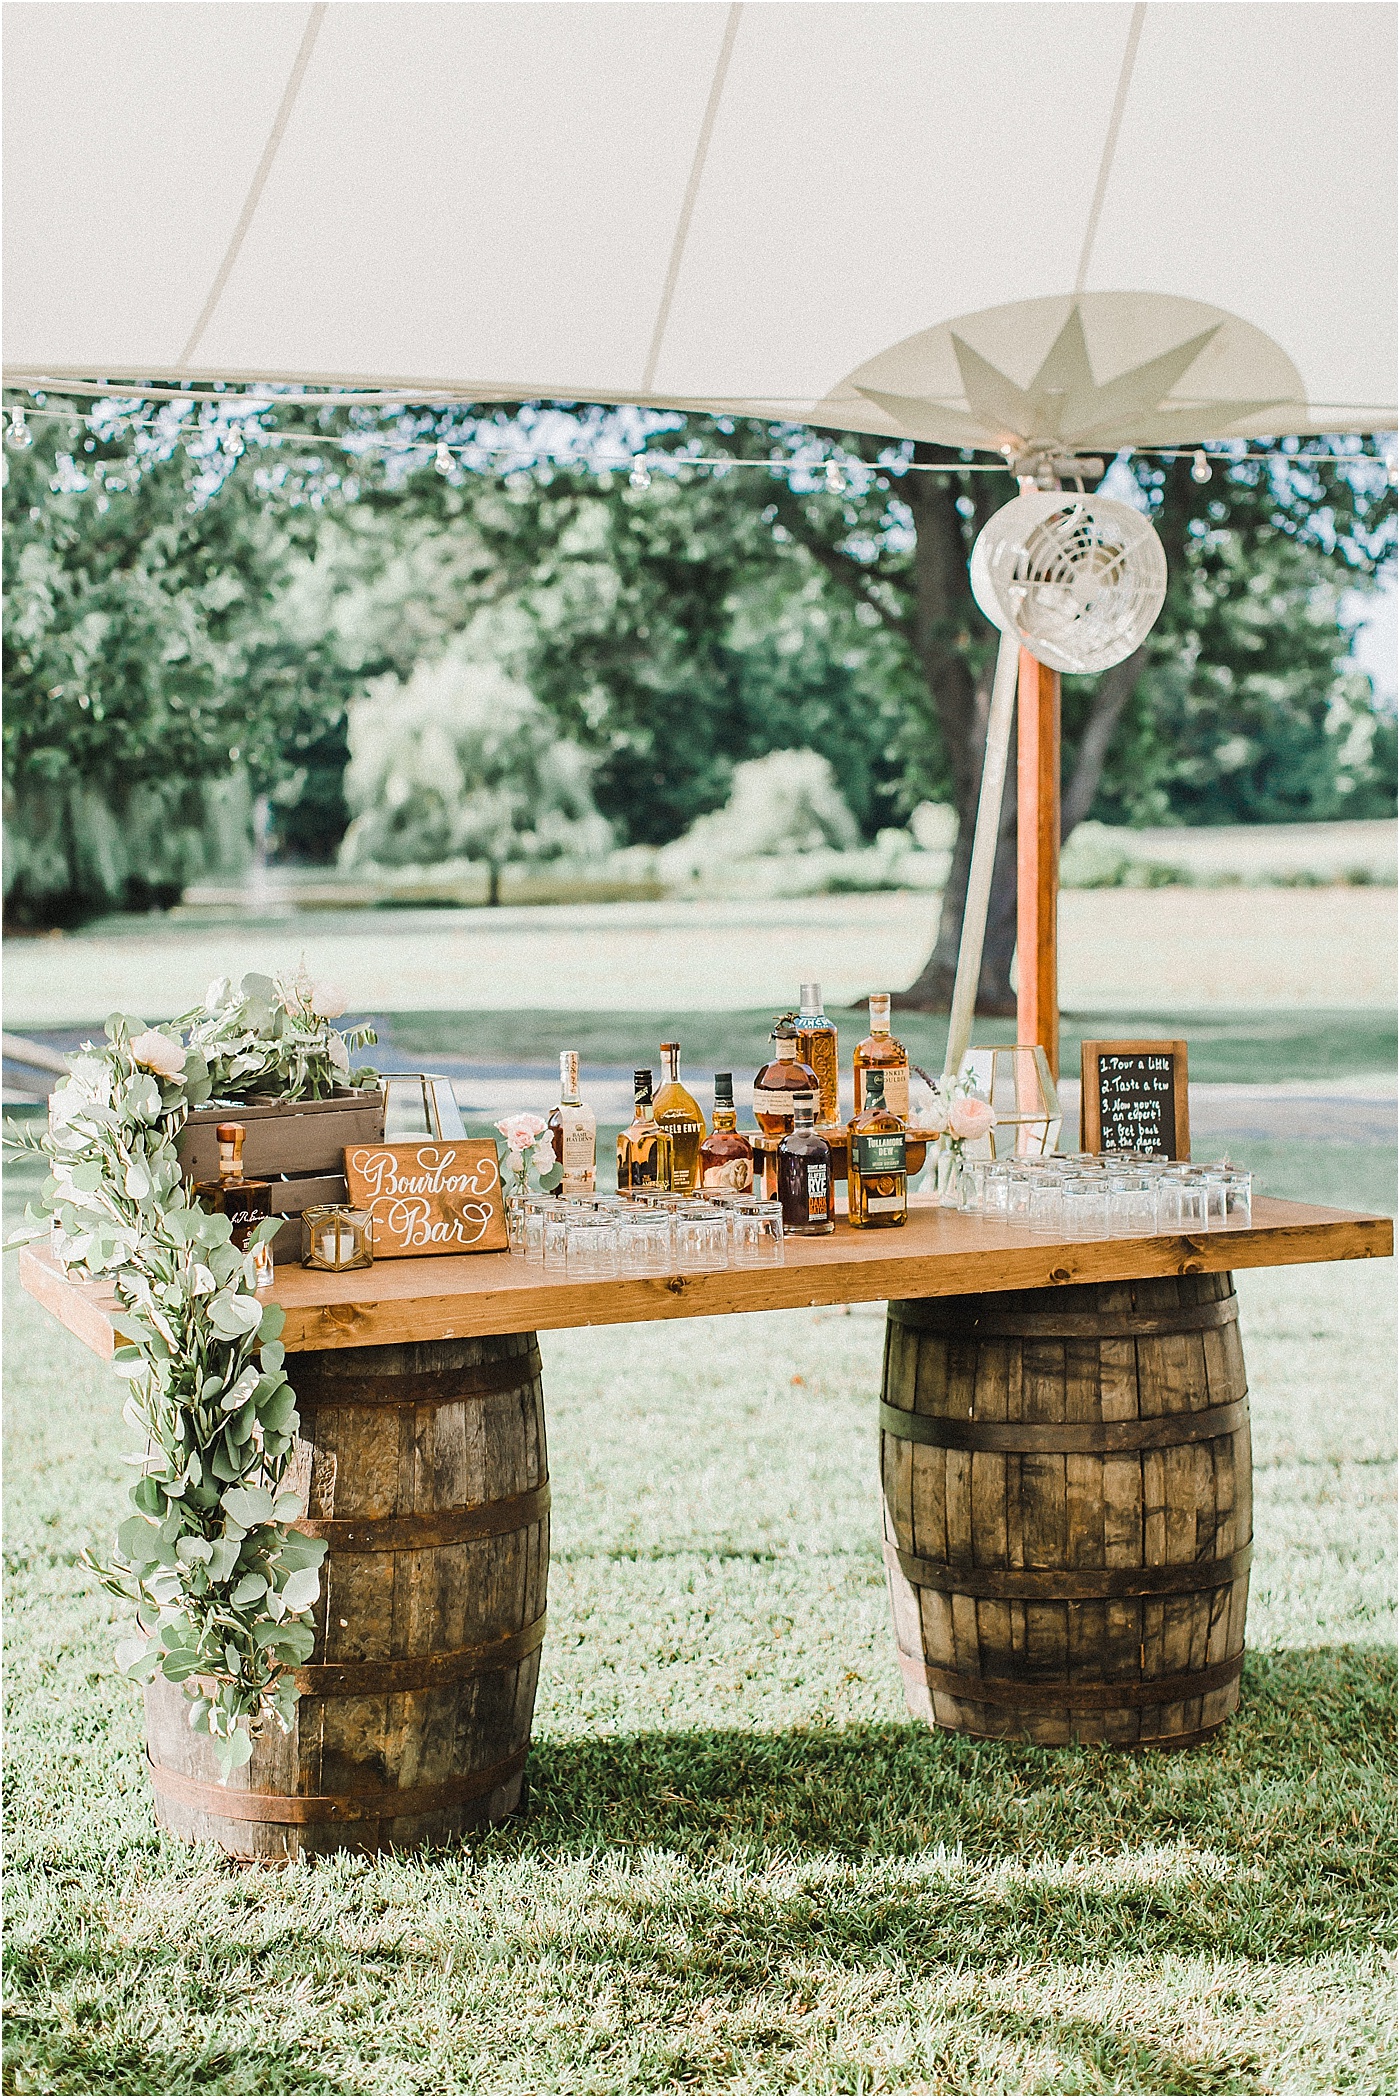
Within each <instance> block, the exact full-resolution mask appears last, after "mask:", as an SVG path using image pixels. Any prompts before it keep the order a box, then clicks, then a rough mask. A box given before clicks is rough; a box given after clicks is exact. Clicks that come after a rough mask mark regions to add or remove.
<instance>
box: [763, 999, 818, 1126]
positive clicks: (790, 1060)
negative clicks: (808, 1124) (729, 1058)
mask: <svg viewBox="0 0 1400 2098" xmlns="http://www.w3.org/2000/svg"><path fill="white" fill-rule="evenodd" d="M772 1039H773V1058H772V1061H771V1063H766V1064H765V1065H764V1066H763V1069H762V1070H761V1071H760V1072H759V1074H758V1076H757V1077H756V1078H755V1080H754V1082H753V1116H754V1120H755V1121H756V1122H757V1124H758V1126H759V1128H760V1129H761V1130H762V1131H763V1133H764V1135H765V1136H786V1135H787V1133H788V1131H789V1130H790V1129H791V1128H792V1125H793V1115H794V1101H795V1100H796V1097H797V1095H798V1094H799V1093H811V1094H813V1095H816V1094H817V1093H818V1092H820V1090H821V1088H820V1086H819V1085H818V1083H817V1074H816V1072H815V1071H814V1070H813V1069H812V1067H811V1065H810V1064H804V1063H802V1062H800V1061H799V1059H798V1054H797V1029H796V1027H795V1026H794V1025H793V1023H792V1021H791V1020H790V1019H789V1020H779V1022H778V1024H777V1026H776V1027H775V1028H774V1029H773V1037H772Z"/></svg>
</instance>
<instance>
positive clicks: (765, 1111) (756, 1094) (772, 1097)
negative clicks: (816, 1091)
mask: <svg viewBox="0 0 1400 2098" xmlns="http://www.w3.org/2000/svg"><path fill="white" fill-rule="evenodd" d="M802 1093H803V1097H804V1098H806V1099H808V1100H810V1099H811V1097H812V1092H811V1088H810V1086H804V1087H803V1088H802ZM797 1099H798V1096H797V1094H796V1093H780V1092H777V1091H772V1092H770V1091H769V1089H768V1087H767V1086H763V1085H756V1086H755V1087H754V1089H753V1111H754V1113H755V1114H756V1115H787V1116H788V1117H789V1119H791V1117H792V1116H794V1115H795V1114H796V1113H797Z"/></svg>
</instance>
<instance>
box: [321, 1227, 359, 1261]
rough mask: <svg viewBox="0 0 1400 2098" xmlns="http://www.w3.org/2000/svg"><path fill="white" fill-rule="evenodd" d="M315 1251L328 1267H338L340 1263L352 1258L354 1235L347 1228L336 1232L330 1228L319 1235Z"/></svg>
mask: <svg viewBox="0 0 1400 2098" xmlns="http://www.w3.org/2000/svg"><path fill="white" fill-rule="evenodd" d="M316 1251H317V1253H318V1255H319V1256H320V1258H321V1259H322V1260H324V1261H325V1262H326V1263H327V1265H328V1266H330V1267H338V1266H339V1265H340V1263H341V1262H342V1261H346V1260H349V1259H350V1258H351V1257H352V1256H353V1254H354V1251H355V1234H354V1232H353V1231H351V1230H350V1229H349V1227H348V1226H342V1227H341V1229H340V1230H338V1231H337V1230H336V1229H335V1228H334V1227H332V1228H330V1229H328V1230H326V1231H323V1232H322V1233H321V1236H320V1238H319V1239H318V1240H317V1242H316Z"/></svg>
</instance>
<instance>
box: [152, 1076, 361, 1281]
mask: <svg viewBox="0 0 1400 2098" xmlns="http://www.w3.org/2000/svg"><path fill="white" fill-rule="evenodd" d="M220 1122H241V1123H242V1125H243V1129H244V1132H245V1134H244V1138H243V1171H244V1173H245V1174H246V1176H247V1177H248V1179H249V1180H270V1181H271V1183H272V1211H273V1215H274V1216H282V1217H286V1218H287V1222H286V1224H285V1225H284V1226H283V1228H282V1229H281V1230H280V1231H279V1232H278V1234H277V1236H276V1238H275V1239H274V1240H273V1242H272V1257H273V1259H274V1260H300V1259H301V1213H302V1211H303V1210H304V1209H310V1208H312V1207H313V1206H314V1205H315V1204H316V1203H318V1202H343V1201H345V1199H346V1195H347V1192H348V1191H347V1189H346V1185H345V1147H346V1145H347V1144H378V1143H382V1142H383V1140H384V1093H383V1089H382V1088H381V1087H379V1086H370V1087H365V1088H362V1089H360V1090H358V1091H352V1090H351V1088H350V1087H348V1086H346V1087H344V1088H342V1089H341V1090H339V1091H337V1092H335V1093H332V1094H331V1096H330V1098H329V1099H328V1100H239V1101H237V1102H234V1103H231V1104H227V1103H226V1104H225V1105H224V1106H222V1107H197V1108H195V1109H194V1110H193V1111H192V1113H191V1114H190V1117H189V1119H188V1121H187V1122H186V1123H185V1126H184V1128H183V1129H182V1130H181V1131H180V1135H179V1138H178V1140H177V1149H178V1152H179V1157H180V1166H181V1170H182V1171H183V1173H184V1175H185V1178H186V1180H189V1181H195V1180H217V1179H218V1177H219V1142H218V1138H217V1137H216V1136H215V1134H214V1132H215V1129H216V1128H217V1127H218V1125H219V1123H220Z"/></svg>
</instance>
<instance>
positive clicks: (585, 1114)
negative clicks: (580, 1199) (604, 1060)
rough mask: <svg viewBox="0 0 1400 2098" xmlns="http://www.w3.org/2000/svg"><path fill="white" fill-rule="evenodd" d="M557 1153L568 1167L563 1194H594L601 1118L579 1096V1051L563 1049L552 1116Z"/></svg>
mask: <svg viewBox="0 0 1400 2098" xmlns="http://www.w3.org/2000/svg"><path fill="white" fill-rule="evenodd" d="M549 1128H550V1134H551V1135H552V1136H553V1138H554V1156H555V1158H556V1160H557V1161H558V1163H559V1164H560V1165H561V1166H562V1167H563V1168H564V1178H563V1180H562V1181H561V1182H560V1186H559V1192H560V1194H561V1195H591V1194H592V1193H593V1192H594V1189H595V1188H596V1186H597V1181H598V1121H597V1117H596V1116H595V1115H594V1112H593V1110H592V1108H591V1107H589V1106H587V1105H586V1103H585V1102H584V1101H582V1100H580V1098H579V1091H578V1051H577V1049H561V1050H560V1052H559V1105H558V1106H557V1107H556V1108H554V1109H552V1110H551V1112H550V1117H549Z"/></svg>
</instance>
